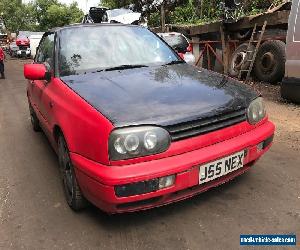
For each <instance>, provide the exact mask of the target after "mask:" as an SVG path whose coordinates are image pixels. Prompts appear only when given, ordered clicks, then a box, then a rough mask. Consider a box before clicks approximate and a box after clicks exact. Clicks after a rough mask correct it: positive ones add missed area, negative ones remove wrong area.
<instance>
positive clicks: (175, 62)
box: [164, 60, 185, 65]
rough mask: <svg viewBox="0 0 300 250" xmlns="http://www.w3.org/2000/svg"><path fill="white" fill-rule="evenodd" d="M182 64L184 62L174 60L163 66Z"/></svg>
mask: <svg viewBox="0 0 300 250" xmlns="http://www.w3.org/2000/svg"><path fill="white" fill-rule="evenodd" d="M182 63H185V61H181V60H176V61H175V60H174V61H171V62H168V63H166V64H164V65H174V64H182Z"/></svg>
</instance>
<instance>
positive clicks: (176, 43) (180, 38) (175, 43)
mask: <svg viewBox="0 0 300 250" xmlns="http://www.w3.org/2000/svg"><path fill="white" fill-rule="evenodd" d="M157 35H158V36H160V37H161V38H162V39H163V40H164V41H165V42H166V43H167V44H168V45H169V46H171V47H172V48H173V49H174V50H175V51H176V52H177V53H178V55H179V56H180V57H181V58H182V59H183V60H185V61H186V62H187V63H188V64H192V65H194V64H195V61H196V59H195V56H194V55H193V46H192V44H191V43H190V40H189V39H188V38H187V37H186V36H184V35H183V34H181V33H178V32H168V33H157Z"/></svg>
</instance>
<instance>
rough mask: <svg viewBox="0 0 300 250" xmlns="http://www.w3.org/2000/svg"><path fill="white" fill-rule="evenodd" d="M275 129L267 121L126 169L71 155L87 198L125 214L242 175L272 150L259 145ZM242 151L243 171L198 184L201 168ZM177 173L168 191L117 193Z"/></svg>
mask: <svg viewBox="0 0 300 250" xmlns="http://www.w3.org/2000/svg"><path fill="white" fill-rule="evenodd" d="M274 130H275V127H274V125H273V124H272V123H271V122H269V121H266V122H265V123H263V124H262V125H260V126H258V127H256V128H255V129H253V130H251V131H249V132H247V133H244V134H242V135H239V136H236V137H234V138H231V139H229V140H226V141H223V142H220V143H216V144H213V145H210V146H207V147H203V148H201V149H197V150H194V151H190V152H187V153H184V154H179V155H175V156H171V157H167V158H162V159H158V160H153V161H148V162H142V163H136V164H130V165H123V166H105V165H102V164H99V163H96V162H93V161H91V160H89V159H86V158H84V157H82V156H80V155H78V154H76V153H71V154H70V155H71V159H72V162H73V164H74V166H75V171H76V177H77V179H78V183H79V185H80V187H81V189H82V192H83V193H84V195H85V196H86V198H87V199H88V200H90V201H91V202H92V203H94V204H95V205H96V206H98V207H99V208H100V209H102V210H104V211H106V212H108V213H122V212H130V211H136V210H143V209H149V208H152V207H157V206H161V205H165V204H168V203H172V202H175V201H179V200H183V199H186V198H188V197H191V196H193V195H196V194H198V193H201V192H204V191H206V190H208V189H210V188H212V187H215V186H218V185H220V184H222V183H224V182H227V181H229V180H231V179H233V178H235V177H236V176H239V175H241V174H243V173H244V172H246V171H247V170H249V169H250V167H251V166H252V164H253V163H254V162H255V161H256V160H257V159H259V158H260V157H261V156H262V155H263V154H264V153H265V152H266V151H267V150H268V149H269V148H270V146H271V143H270V144H268V145H267V146H266V147H265V148H264V149H263V150H259V149H258V147H257V145H258V144H260V143H261V142H263V141H265V140H267V139H269V138H272V136H273V135H274ZM242 150H247V155H246V157H245V159H244V167H243V168H241V169H238V170H236V171H234V172H232V173H230V174H227V175H226V176H222V177H220V178H218V179H215V180H213V181H211V182H208V183H206V184H203V185H199V168H200V166H201V165H203V164H205V163H208V162H211V161H214V160H216V159H220V158H223V157H225V156H228V155H231V154H233V153H235V152H239V151H242ZM174 174H175V175H176V179H175V183H174V185H173V186H171V187H169V188H165V189H161V190H157V191H154V192H150V193H145V194H140V195H134V196H129V197H117V196H116V194H115V186H117V185H124V184H129V183H134V182H140V181H145V180H151V179H154V178H159V177H164V176H169V175H174Z"/></svg>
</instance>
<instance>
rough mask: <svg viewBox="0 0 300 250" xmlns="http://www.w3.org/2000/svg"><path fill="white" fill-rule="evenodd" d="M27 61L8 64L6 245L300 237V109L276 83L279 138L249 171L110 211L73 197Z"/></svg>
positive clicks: (226, 243) (215, 245)
mask: <svg viewBox="0 0 300 250" xmlns="http://www.w3.org/2000/svg"><path fill="white" fill-rule="evenodd" d="M23 63H24V61H8V62H7V63H6V70H7V79H6V80H0V173H1V174H0V249H1V250H2V249H4V250H7V249H30V250H31V249H38V250H40V249H51V250H52V249H101V250H102V249H104V250H105V249H109V250H110V249H118V250H120V249H124V250H125V249H126V250H128V249H135V250H138V249H143V250H144V249H164V250H165V249H172V250H177V249H178V250H185V249H186V250H187V249H191V250H192V249H213V250H214V249H216V250H223V249H224V250H225V249H248V248H245V247H240V246H239V237H240V234H267V233H270V234H272V233H277V234H287V233H296V234H297V235H298V238H300V182H299V179H300V171H299V168H300V164H299V162H300V154H299V136H300V135H299V130H300V129H299V125H300V120H299V117H300V116H299V112H300V108H299V107H297V106H294V105H290V104H285V103H282V102H281V101H280V100H276V98H275V99H272V98H271V97H270V98H269V97H268V95H269V94H268V93H269V90H268V89H269V88H273V87H272V86H270V87H269V86H268V87H266V88H264V89H266V91H262V92H263V95H264V96H265V97H266V99H267V100H266V104H267V108H268V111H269V116H270V119H271V120H272V121H274V123H275V124H276V126H277V132H276V137H275V141H274V145H273V147H272V148H271V150H270V151H269V152H268V153H267V154H266V155H265V156H264V157H262V159H261V160H260V161H258V163H257V164H256V165H255V166H254V167H253V168H252V169H251V170H250V171H249V172H248V173H246V174H244V175H243V176H240V177H239V178H237V179H235V180H233V181H232V182H230V183H228V184H225V185H222V186H220V187H218V188H215V189H213V190H210V191H209V192H206V193H204V194H201V195H198V196H196V197H194V198H192V199H188V200H186V201H183V202H179V203H176V204H172V205H169V206H165V207H161V208H157V209H152V210H149V211H145V212H138V213H132V214H122V215H114V216H108V215H106V214H104V213H102V212H101V211H99V210H98V209H97V208H95V207H90V208H89V209H87V210H85V211H84V212H82V213H74V212H72V211H71V210H70V209H69V208H68V206H67V204H66V202H65V200H64V195H63V189H62V185H61V181H60V178H59V171H58V163H57V157H56V155H55V153H54V152H53V150H52V148H51V147H50V146H49V143H48V141H47V139H46V138H45V136H44V135H43V133H34V132H33V131H32V129H31V125H30V117H29V113H28V105H27V100H26V89H25V88H26V81H25V80H24V78H23V76H22V66H23ZM274 88H276V87H274ZM277 91H278V90H277ZM271 96H272V95H271ZM249 249H253V248H249ZM255 249H259V248H255ZM263 249H266V248H263ZM270 249H272V250H273V249H282V248H277V247H272V248H270Z"/></svg>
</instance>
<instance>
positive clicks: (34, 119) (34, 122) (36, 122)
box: [29, 105, 41, 132]
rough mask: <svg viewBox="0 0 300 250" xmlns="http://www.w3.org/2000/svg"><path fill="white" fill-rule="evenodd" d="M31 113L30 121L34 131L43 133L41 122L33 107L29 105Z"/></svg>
mask: <svg viewBox="0 0 300 250" xmlns="http://www.w3.org/2000/svg"><path fill="white" fill-rule="evenodd" d="M29 112H30V121H31V125H32V129H33V131H34V132H40V131H41V127H40V121H39V119H38V118H37V116H36V114H35V112H34V110H33V108H32V106H31V105H29Z"/></svg>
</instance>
